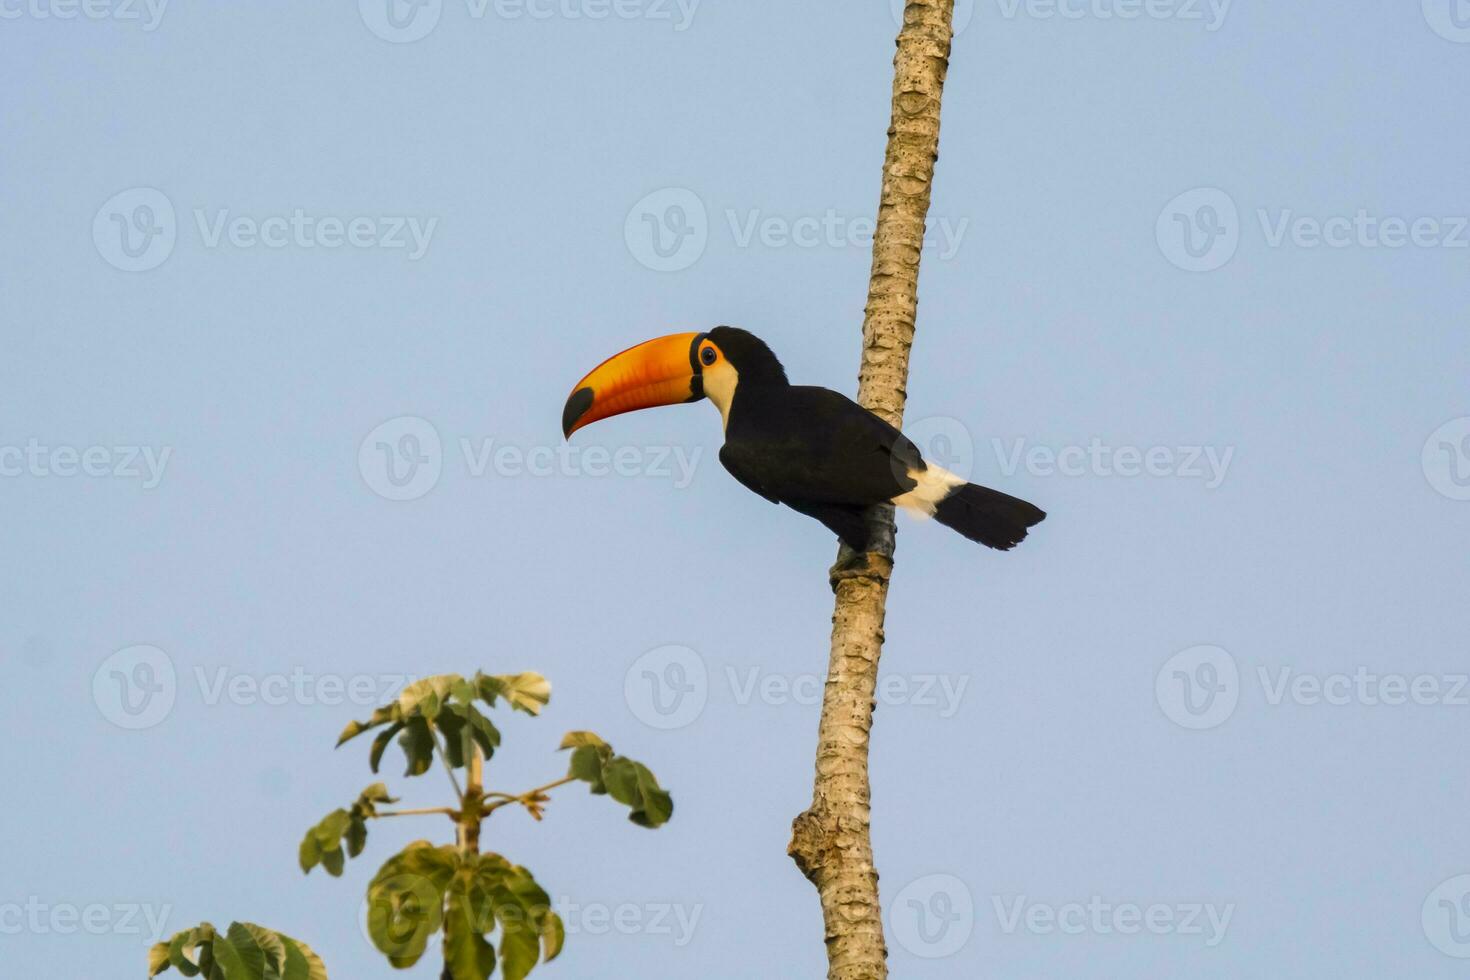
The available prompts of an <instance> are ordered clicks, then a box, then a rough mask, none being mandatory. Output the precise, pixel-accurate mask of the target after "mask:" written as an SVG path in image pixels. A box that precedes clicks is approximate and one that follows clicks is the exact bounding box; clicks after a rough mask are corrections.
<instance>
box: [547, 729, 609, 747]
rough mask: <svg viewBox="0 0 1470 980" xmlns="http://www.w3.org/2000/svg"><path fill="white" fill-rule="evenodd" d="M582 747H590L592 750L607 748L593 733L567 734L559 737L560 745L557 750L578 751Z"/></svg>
mask: <svg viewBox="0 0 1470 980" xmlns="http://www.w3.org/2000/svg"><path fill="white" fill-rule="evenodd" d="M584 746H591V747H592V748H604V747H609V746H608V745H607V743H606V742H604V741H603V740H602V739H601V738H598V737H597V735H596V734H595V733H593V732H567V733H566V734H565V735H563V736H562V737H561V745H560V746H558V750H562V749H580V748H582V747H584Z"/></svg>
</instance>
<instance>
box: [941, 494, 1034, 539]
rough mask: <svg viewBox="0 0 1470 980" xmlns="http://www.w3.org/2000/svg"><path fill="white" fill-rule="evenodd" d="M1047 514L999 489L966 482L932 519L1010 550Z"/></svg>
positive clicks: (949, 497)
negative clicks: (1027, 530)
mask: <svg viewBox="0 0 1470 980" xmlns="http://www.w3.org/2000/svg"><path fill="white" fill-rule="evenodd" d="M1045 518H1046V512H1045V511H1043V510H1042V509H1041V508H1039V507H1036V506H1034V505H1032V504H1028V503H1027V502H1026V501H1024V500H1019V499H1017V498H1016V497H1012V496H1010V495H1008V494H1004V493H1001V492H1000V491H999V490H991V489H990V488H989V487H981V486H976V485H975V484H973V483H966V484H965V485H964V486H962V487H957V488H955V489H954V491H952V492H951V493H950V495H949V496H948V497H945V498H944V499H943V500H941V501H940V502H939V506H938V507H937V508H936V509H935V511H934V519H935V520H936V521H938V522H939V523H941V524H943V525H944V526H945V527H950V528H954V529H955V530H956V531H958V532H960V533H961V534H963V535H964V536H965V537H967V538H969V539H970V540H971V541H978V542H980V543H981V544H983V545H985V546H986V547H989V548H995V549H997V550H999V551H1010V550H1011V549H1012V548H1014V547H1015V546H1016V545H1018V544H1020V543H1021V542H1022V541H1024V540H1025V539H1026V529H1027V528H1030V527H1034V526H1035V525H1037V524H1040V523H1041V522H1042V521H1043V520H1045Z"/></svg>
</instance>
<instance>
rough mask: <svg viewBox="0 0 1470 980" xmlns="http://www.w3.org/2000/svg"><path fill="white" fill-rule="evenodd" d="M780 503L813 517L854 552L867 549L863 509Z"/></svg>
mask: <svg viewBox="0 0 1470 980" xmlns="http://www.w3.org/2000/svg"><path fill="white" fill-rule="evenodd" d="M782 503H784V504H785V505H786V506H787V507H790V508H791V509H792V510H794V511H796V512H797V513H799V514H805V515H806V516H808V517H815V518H816V519H817V520H819V521H821V522H822V523H823V524H824V525H826V527H827V530H829V531H831V532H832V533H833V534H836V535H837V536H838V537H839V538H841V539H842V540H843V541H844V542H846V544H847V546H848V547H849V548H852V549H853V550H854V551H857V552H863V551H866V550H867V549H868V522H867V521H866V520H864V519H863V513H864V510H865V508H863V507H859V506H855V505H853V504H820V503H812V502H810V501H795V500H785V501H782Z"/></svg>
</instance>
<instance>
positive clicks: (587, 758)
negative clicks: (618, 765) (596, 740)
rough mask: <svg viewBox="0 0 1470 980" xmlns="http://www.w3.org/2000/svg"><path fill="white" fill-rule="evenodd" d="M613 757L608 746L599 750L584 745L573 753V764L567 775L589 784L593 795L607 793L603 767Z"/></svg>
mask: <svg viewBox="0 0 1470 980" xmlns="http://www.w3.org/2000/svg"><path fill="white" fill-rule="evenodd" d="M611 755H612V749H610V748H608V747H606V746H603V747H601V748H598V747H595V746H591V745H584V746H582V747H581V748H579V749H576V750H574V751H573V752H572V763H571V765H570V766H569V767H568V768H567V775H568V776H571V777H573V778H575V779H580V780H582V781H583V782H586V783H588V784H589V785H590V786H591V787H592V792H593V793H596V794H598V795H601V794H603V793H606V792H607V785H606V784H605V783H604V782H603V778H602V766H603V763H605V762H606V761H607V759H608V758H609V757H610V756H611Z"/></svg>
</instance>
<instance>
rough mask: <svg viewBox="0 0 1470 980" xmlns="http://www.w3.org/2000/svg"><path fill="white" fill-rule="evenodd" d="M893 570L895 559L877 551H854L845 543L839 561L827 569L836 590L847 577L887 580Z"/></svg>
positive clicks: (828, 579) (828, 576) (833, 588)
mask: <svg viewBox="0 0 1470 980" xmlns="http://www.w3.org/2000/svg"><path fill="white" fill-rule="evenodd" d="M892 572H893V559H891V558H889V557H887V556H885V555H881V554H879V553H878V552H876V551H867V552H862V551H854V550H853V549H851V548H849V547H848V546H847V545H843V546H842V549H841V550H840V551H839V552H838V554H837V563H836V564H834V565H833V566H832V567H831V568H830V569H829V570H828V571H827V581H828V582H830V583H831V584H832V591H834V592H835V591H837V586H838V585H839V584H840V583H842V582H844V581H846V580H847V579H854V578H865V579H873V580H876V581H880V582H886V581H888V576H889V575H890V574H892Z"/></svg>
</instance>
